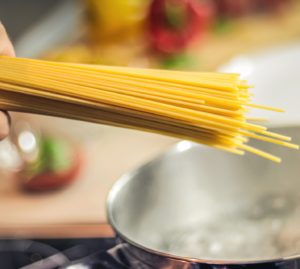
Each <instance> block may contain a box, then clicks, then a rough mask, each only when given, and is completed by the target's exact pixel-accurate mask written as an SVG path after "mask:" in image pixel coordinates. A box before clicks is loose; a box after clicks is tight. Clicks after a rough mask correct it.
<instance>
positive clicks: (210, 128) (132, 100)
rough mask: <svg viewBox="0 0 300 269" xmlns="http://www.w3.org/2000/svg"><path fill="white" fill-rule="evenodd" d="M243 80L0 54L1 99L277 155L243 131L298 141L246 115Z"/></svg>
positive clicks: (1, 103) (7, 104) (4, 104)
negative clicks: (252, 143)
mask: <svg viewBox="0 0 300 269" xmlns="http://www.w3.org/2000/svg"><path fill="white" fill-rule="evenodd" d="M248 89H249V86H248V85H247V83H246V82H245V81H243V80H241V79H240V78H239V75H238V74H222V73H203V72H201V73H199V72H184V71H170V70H155V69H140V68H129V67H115V66H97V65H84V64H71V63H58V62H50V61H41V60H33V59H22V58H9V57H1V58H0V107H1V109H7V110H12V111H21V112H29V113H38V114H45V115H52V116H59V117H66V118H71V119H78V120H83V121H90V122H95V123H101V124H108V125H113V126H119V127H125V128H133V129H138V130H142V131H148V132H154V133H159V134H163V135H169V136H174V137H178V138H182V139H189V140H192V141H195V142H198V143H201V144H204V145H208V146H211V147H215V148H218V149H221V150H226V151H229V152H232V153H236V154H240V155H243V154H244V152H245V151H248V152H252V153H254V154H257V155H260V156H262V157H264V158H267V159H270V160H272V161H275V162H280V158H278V157H276V156H273V155H271V154H269V153H266V152H263V151H261V150H259V149H255V148H253V147H250V146H249V145H247V142H248V140H249V138H253V139H258V140H263V141H266V142H269V143H275V144H279V145H282V146H286V147H290V148H298V146H297V145H294V144H292V143H290V142H287V141H290V138H289V137H286V136H283V135H279V134H275V133H272V132H269V131H267V129H266V127H264V126H261V125H257V124H253V123H250V122H249V121H251V120H257V121H259V120H261V118H256V119H255V118H247V116H246V113H247V112H248V110H249V109H250V108H259V109H267V110H272V111H276V112H281V111H282V110H281V109H277V108H272V107H268V106H262V105H257V104H252V103H251V100H250V98H251V97H252V94H251V93H249V91H248Z"/></svg>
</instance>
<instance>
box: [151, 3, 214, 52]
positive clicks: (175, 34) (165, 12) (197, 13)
mask: <svg viewBox="0 0 300 269" xmlns="http://www.w3.org/2000/svg"><path fill="white" fill-rule="evenodd" d="M213 8H214V6H213V5H211V4H210V1H201V0H152V4H151V6H150V11H149V20H150V21H149V32H150V38H151V43H152V46H153V47H154V49H156V50H158V51H159V52H163V53H168V54H175V53H180V52H182V51H183V50H184V49H185V48H186V47H187V46H188V45H189V44H190V42H191V41H192V40H194V39H195V38H196V37H199V36H200V35H201V34H202V33H203V31H204V29H205V27H206V26H207V25H208V24H209V22H210V19H211V18H212V16H213V10H214V9H213Z"/></svg>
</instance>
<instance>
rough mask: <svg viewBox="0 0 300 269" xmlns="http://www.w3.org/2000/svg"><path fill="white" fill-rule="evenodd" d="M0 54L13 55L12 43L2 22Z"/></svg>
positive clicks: (0, 27)
mask: <svg viewBox="0 0 300 269" xmlns="http://www.w3.org/2000/svg"><path fill="white" fill-rule="evenodd" d="M0 55H6V56H15V51H14V48H13V45H12V44H11V42H10V40H9V38H8V35H7V33H6V30H5V28H4V26H3V24H2V23H1V22H0Z"/></svg>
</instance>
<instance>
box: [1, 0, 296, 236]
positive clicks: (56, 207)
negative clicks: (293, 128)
mask: <svg viewBox="0 0 300 269" xmlns="http://www.w3.org/2000/svg"><path fill="white" fill-rule="evenodd" d="M0 19H1V21H2V22H3V23H4V25H5V26H6V28H7V31H8V33H9V34H10V36H11V39H12V41H13V43H14V45H15V48H16V52H17V55H18V56H19V57H32V58H40V59H47V60H53V61H66V62H77V63H89V64H103V65H123V66H137V67H144V68H163V69H179V70H198V71H217V70H222V71H224V72H227V71H234V72H240V73H242V75H243V76H244V77H245V78H247V79H250V81H251V82H253V83H254V84H255V85H256V86H257V87H256V89H255V91H256V92H257V96H258V101H260V100H264V101H266V100H267V101H268V102H267V103H268V104H270V105H275V106H276V105H277V103H278V106H279V107H281V106H282V103H280V100H282V98H283V95H282V93H283V92H284V93H285V94H286V90H288V89H289V90H290V91H291V93H295V94H296V95H294V98H292V99H293V100H297V98H298V95H299V93H298V92H299V91H297V89H298V86H299V85H300V84H299V79H298V80H297V77H298V75H297V70H299V68H300V67H299V64H298V65H297V62H299V61H297V59H300V57H299V51H300V49H299V43H298V41H300V1H299V0H128V1H124V0H110V1H102V0H64V1H63V0H59V1H58V0H43V1H38V0H26V1H21V0H10V1H4V0H0ZM296 57H298V58H296ZM274 66H277V67H278V68H279V67H280V68H279V69H276V68H275V67H274ZM273 67H274V68H273ZM255 70H259V71H256V72H255ZM298 72H299V71H298ZM261 74H264V75H263V76H262V75H261ZM266 77H268V78H269V79H268V83H269V82H270V81H271V82H273V84H272V83H269V84H268V83H267V82H266V80H265V78H266ZM274 78H277V79H278V80H279V81H283V82H282V83H281V84H280V83H274V81H273V79H274ZM287 81H289V83H290V84H288V86H289V88H288V89H287V88H285V87H286V85H287ZM293 81H296V82H297V83H298V84H297V83H296V82H295V84H291V83H292V82H293ZM276 85H277V88H276ZM279 86H280V88H279ZM283 88H284V91H282V89H283ZM296 97H297V98H296ZM299 97H300V96H299ZM293 100H291V101H290V103H289V108H290V111H291V112H290V114H287V116H286V118H280V117H279V118H274V119H272V122H275V123H276V122H277V123H278V124H279V123H280V122H283V121H284V122H287V117H288V119H289V120H290V121H300V119H299V118H298V117H300V113H297V103H295V102H294V103H293ZM298 100H299V99H298ZM265 103H266V102H265ZM53 109H55V108H53ZM292 113H293V115H294V118H291V117H290V115H291V114H292ZM297 114H298V115H299V116H297ZM12 116H13V126H12V132H11V136H10V137H9V138H8V139H6V140H5V141H3V142H1V143H0V236H9V235H14V236H15V235H28V234H29V235H31V234H37V235H39V236H40V235H46V236H47V235H49V236H51V235H54V236H60V235H66V233H71V234H72V236H74V235H76V234H78V235H80V236H84V235H89V236H97V235H102V234H103V233H106V232H107V233H110V231H109V228H106V226H105V223H106V216H105V199H106V195H107V192H108V190H109V189H110V187H111V185H112V184H113V182H114V181H116V180H117V179H118V177H120V176H121V175H122V174H123V173H125V172H126V171H129V170H131V169H133V168H135V167H137V166H138V165H140V164H142V163H144V162H146V161H147V160H150V159H152V158H153V157H155V156H157V155H158V154H160V153H162V152H163V151H165V150H166V149H167V148H169V147H170V146H171V145H173V144H174V143H175V142H177V141H176V140H175V139H173V138H169V137H164V136H160V135H154V134H148V133H143V132H137V131H132V130H126V129H120V128H114V127H108V126H101V125H95V124H90V123H83V122H78V121H72V120H66V119H58V118H53V117H45V116H38V115H26V114H20V113H13V114H12ZM295 117H296V118H295ZM273 120H274V121H273ZM99 227H101V229H99Z"/></svg>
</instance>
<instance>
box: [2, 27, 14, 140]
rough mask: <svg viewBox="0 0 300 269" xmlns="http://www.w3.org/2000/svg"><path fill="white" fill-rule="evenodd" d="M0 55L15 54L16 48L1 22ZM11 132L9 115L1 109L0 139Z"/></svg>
mask: <svg viewBox="0 0 300 269" xmlns="http://www.w3.org/2000/svg"><path fill="white" fill-rule="evenodd" d="M0 55H6V56H15V51H14V48H13V46H12V44H11V42H10V40H9V38H8V36H7V33H6V30H5V28H4V26H3V25H2V24H1V23H0ZM8 133H9V115H8V114H7V113H6V112H2V111H0V140H1V139H3V138H5V137H6V136H7V135H8Z"/></svg>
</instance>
